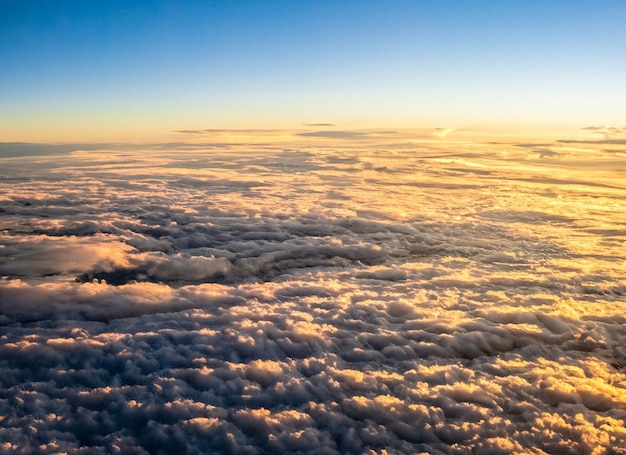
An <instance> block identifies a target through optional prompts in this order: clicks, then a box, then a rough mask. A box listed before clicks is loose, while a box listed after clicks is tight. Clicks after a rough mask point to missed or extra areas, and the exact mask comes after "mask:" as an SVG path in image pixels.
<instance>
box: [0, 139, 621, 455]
mask: <svg viewBox="0 0 626 455" xmlns="http://www.w3.org/2000/svg"><path fill="white" fill-rule="evenodd" d="M390 136H393V135H390ZM430 137H431V138H432V134H430ZM342 142H343V141H342ZM437 144H440V145H441V144H442V143H441V142H439V141H437ZM559 144H561V145H559ZM517 145H518V147H516V144H515V143H511V144H505V143H503V142H499V143H492V144H465V145H463V146H462V147H464V148H460V149H458V150H454V151H451V150H449V149H448V148H446V147H443V146H442V148H441V149H437V148H436V147H437V146H436V145H433V143H432V142H425V143H424V144H423V145H422V146H418V145H415V144H414V145H413V149H412V150H403V149H400V148H390V149H382V148H381V149H371V150H369V149H368V150H369V151H368V150H360V151H359V153H356V152H354V151H353V150H351V149H350V148H339V149H332V150H329V149H327V148H318V147H310V148H293V149H287V150H283V149H282V148H281V147H275V148H272V149H264V150H263V151H258V150H257V151H248V152H245V153H244V152H240V151H233V150H231V149H229V148H228V147H224V150H222V149H216V148H210V151H207V150H203V149H202V148H201V146H198V147H178V148H177V149H176V150H167V148H166V147H162V148H155V147H152V148H151V150H149V151H148V152H146V151H141V150H136V149H128V150H111V151H110V152H108V153H106V154H98V153H95V152H90V151H87V152H85V153H82V152H75V153H63V152H62V151H59V152H58V153H57V155H55V156H54V157H49V156H45V155H41V156H37V157H36V158H33V157H31V158H28V159H27V160H19V159H17V158H15V157H9V156H7V157H5V158H1V160H2V167H1V169H2V171H1V172H0V187H1V188H2V191H0V201H1V205H0V208H1V209H0V244H1V245H2V246H0V275H1V276H2V279H0V451H1V452H2V453H7V454H27V453H33V452H38V453H72V454H74V453H90V454H92V453H96V454H97V453H103V454H104V453H137V454H143V453H160V452H163V453H250V454H258V453H320V454H322V453H323V454H331V453H372V454H373V453H384V452H385V451H386V452H387V453H441V454H448V453H472V452H475V453H520V454H521V453H530V452H532V453H589V454H601V453H617V454H619V453H626V450H625V449H623V447H626V431H625V430H624V426H625V425H624V421H625V419H626V380H625V378H626V376H625V375H626V349H625V348H624V346H623V340H624V338H625V337H626V325H625V324H626V319H625V317H624V305H623V300H624V296H625V295H626V282H625V280H624V276H625V275H624V272H625V269H624V261H623V240H624V239H623V216H622V214H623V213H624V210H626V207H625V206H624V201H625V200H626V197H625V196H626V194H625V192H626V189H624V187H623V185H620V184H619V181H620V180H619V179H620V178H621V177H620V175H619V172H618V171H616V172H614V173H611V172H609V171H608V170H610V169H612V167H611V166H610V164H612V165H615V163H617V162H618V161H619V157H617V156H616V155H615V154H608V153H604V152H603V151H602V150H597V149H594V152H593V153H595V154H596V155H595V156H598V157H600V158H601V160H603V163H604V164H605V166H604V167H594V166H586V165H585V164H581V163H585V158H586V157H588V156H589V155H588V154H589V153H590V152H589V148H584V147H583V148H582V149H578V148H577V149H574V150H571V149H567V150H565V149H563V147H565V146H564V145H563V142H561V143H559V142H556V141H555V142H551V143H548V142H546V143H545V144H543V145H536V146H532V147H530V146H529V147H526V146H525V145H523V144H517ZM172 147H174V146H173V145H172ZM460 147H461V146H460ZM585 147H592V145H591V144H587V145H586V146H585ZM537 150H555V151H558V154H544V156H543V157H541V156H539V154H538V153H537ZM55 153H56V152H55ZM557 171H558V172H557Z"/></svg>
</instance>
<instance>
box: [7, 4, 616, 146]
mask: <svg viewBox="0 0 626 455" xmlns="http://www.w3.org/2000/svg"><path fill="white" fill-rule="evenodd" d="M624 23H626V2H625V1H597V2H591V1H585V2H583V1H550V2H545V1H525V2H522V1H508V0H505V1H495V0H491V1H470V0H467V1H448V0H443V1H442V0H439V1H436V0H432V1H390V2H380V1H344V2H336V1H335V2H331V1H311V2H304V1H302V2H300V1H262V2H261V1H184V2H183V1H181V2H164V1H147V0H145V1H132V0H126V1H100V0H92V1H43V0H42V1H28V0H22V1H14V0H0V59H1V61H2V62H3V65H2V68H1V69H0V96H1V98H2V103H1V105H0V135H1V137H0V139H3V140H28V136H29V135H32V137H33V139H36V138H37V136H42V135H43V136H46V135H47V136H58V137H59V139H62V138H63V137H64V136H63V135H66V136H69V135H72V134H74V135H75V134H76V129H81V131H83V135H87V136H89V134H93V136H94V139H96V138H98V139H102V138H103V137H104V136H111V135H115V134H123V135H126V136H128V135H129V134H130V135H132V132H131V130H133V129H134V130H135V131H143V132H145V133H146V134H147V133H150V132H153V133H155V134H156V133H158V132H159V131H161V132H167V131H171V130H176V129H183V128H211V127H216V128H249V127H255V128H256V127H258V128H293V127H297V126H301V125H302V124H304V123H313V122H330V123H336V124H339V125H343V126H349V127H353V128H354V127H374V126H385V127H386V126H398V127H401V126H404V127H410V126H414V127H422V126H425V127H430V126H445V127H447V126H450V127H456V126H463V125H474V124H480V125H489V124H511V125H513V126H514V125H522V124H524V125H536V124H542V123H554V124H559V125H561V124H570V125H573V126H576V125H580V126H586V125H588V124H603V123H604V124H618V125H620V126H621V124H626V87H625V84H624V83H623V75H624V74H626V46H624V43H626V27H624V25H623V24H624ZM620 122H621V123H620ZM111 139H114V137H112V138H111Z"/></svg>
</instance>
